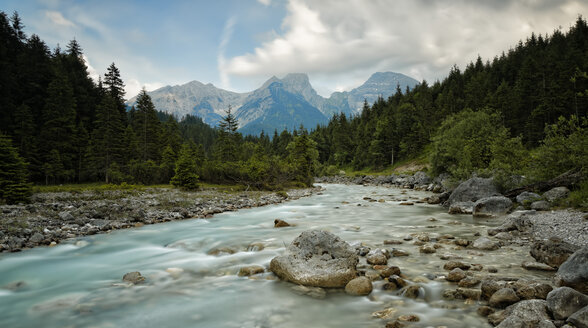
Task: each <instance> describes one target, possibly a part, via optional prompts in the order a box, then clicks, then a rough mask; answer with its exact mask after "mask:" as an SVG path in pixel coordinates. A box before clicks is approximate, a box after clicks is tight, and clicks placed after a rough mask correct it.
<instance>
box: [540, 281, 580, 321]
mask: <svg viewBox="0 0 588 328" xmlns="http://www.w3.org/2000/svg"><path fill="white" fill-rule="evenodd" d="M546 300H547V308H548V309H549V311H550V312H551V313H552V314H553V317H554V318H555V319H556V320H565V319H567V318H568V317H569V316H571V315H572V314H574V313H575V312H576V311H578V310H580V309H581V308H583V307H585V306H587V305H588V296H586V295H584V294H582V293H580V292H578V291H577V290H574V289H572V288H570V287H560V288H556V289H554V290H552V291H551V292H550V293H549V294H547V299H546Z"/></svg>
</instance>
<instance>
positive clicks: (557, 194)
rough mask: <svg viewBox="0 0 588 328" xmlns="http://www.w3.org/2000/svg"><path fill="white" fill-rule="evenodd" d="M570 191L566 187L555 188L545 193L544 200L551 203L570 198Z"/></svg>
mask: <svg viewBox="0 0 588 328" xmlns="http://www.w3.org/2000/svg"><path fill="white" fill-rule="evenodd" d="M569 194H570V190H569V189H568V188H566V187H555V188H553V189H551V190H549V191H546V192H545V193H543V198H545V200H547V201H548V202H550V203H553V202H557V201H559V200H560V199H564V198H566V197H568V195H569Z"/></svg>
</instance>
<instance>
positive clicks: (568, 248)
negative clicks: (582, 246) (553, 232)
mask: <svg viewBox="0 0 588 328" xmlns="http://www.w3.org/2000/svg"><path fill="white" fill-rule="evenodd" d="M576 249H577V248H576V247H574V246H573V245H571V244H569V243H567V242H565V241H563V240H561V239H559V238H557V239H547V240H536V241H535V242H534V243H533V244H531V256H532V257H534V258H535V260H537V261H538V262H541V263H545V264H547V265H549V266H551V267H554V268H559V266H560V265H562V263H564V262H565V261H566V260H567V259H568V258H569V257H570V255H572V254H573V253H574V252H575V251H576Z"/></svg>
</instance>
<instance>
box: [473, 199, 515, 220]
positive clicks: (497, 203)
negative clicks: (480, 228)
mask: <svg viewBox="0 0 588 328" xmlns="http://www.w3.org/2000/svg"><path fill="white" fill-rule="evenodd" d="M511 208H512V201H511V200H510V199H509V198H507V197H504V196H492V197H484V198H481V199H478V200H477V201H476V202H475V203H474V209H473V215H474V216H475V217H497V216H502V215H505V214H506V213H508V211H510V209H511Z"/></svg>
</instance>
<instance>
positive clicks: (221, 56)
mask: <svg viewBox="0 0 588 328" xmlns="http://www.w3.org/2000/svg"><path fill="white" fill-rule="evenodd" d="M234 28H235V17H234V16H233V17H231V18H229V19H228V20H227V22H226V23H225V27H224V29H223V35H222V38H221V42H220V44H219V46H218V55H217V63H218V70H219V73H220V79H221V87H222V88H224V89H230V84H231V81H230V79H229V74H228V72H227V70H226V66H227V60H226V58H225V51H226V49H227V45H228V44H229V42H230V41H231V36H232V35H233V29H234Z"/></svg>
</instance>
